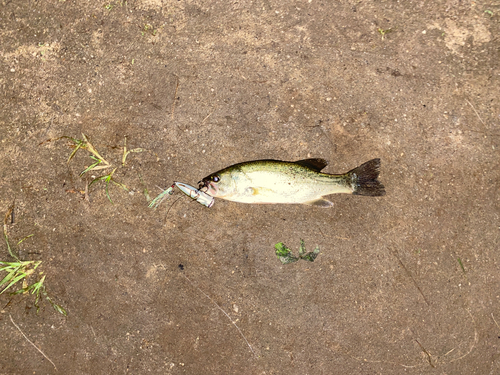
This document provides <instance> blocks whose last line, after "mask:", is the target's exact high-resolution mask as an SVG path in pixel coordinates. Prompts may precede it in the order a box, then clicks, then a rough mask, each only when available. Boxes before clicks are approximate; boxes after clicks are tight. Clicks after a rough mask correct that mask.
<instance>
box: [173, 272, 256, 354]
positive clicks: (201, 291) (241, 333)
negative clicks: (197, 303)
mask: <svg viewBox="0 0 500 375" xmlns="http://www.w3.org/2000/svg"><path fill="white" fill-rule="evenodd" d="M181 275H182V276H184V277H185V278H186V280H187V281H189V283H190V284H191V285H192V286H194V287H195V288H196V289H198V290H199V291H200V293H201V294H203V295H204V296H205V297H207V298H208V299H209V300H210V301H211V302H212V303H213V304H214V305H215V306H217V308H218V309H219V310H220V311H222V312H223V313H224V315H225V316H227V318H228V319H229V320H230V321H231V323H233V325H234V326H235V327H236V329H237V330H238V332H239V333H240V335H241V337H243V340H245V342H246V343H247V345H248V347H249V348H250V351H251V352H252V353H253V355H254V356H256V357H257V355H256V354H255V352H254V351H253V349H252V346H251V345H250V344H249V342H248V340H247V338H246V337H245V335H244V334H243V332H241V330H240V328H239V327H238V326H237V325H236V323H235V322H234V321H233V319H231V317H230V316H229V315H228V314H227V313H226V312H225V311H224V310H223V309H222V307H220V306H219V305H218V304H217V302H215V301H214V300H213V299H212V298H211V297H210V296H209V295H208V294H206V293H205V292H204V291H203V290H201V289H200V288H199V287H198V286H197V285H195V284H194V283H193V282H192V281H191V280H190V279H189V278H188V277H187V276H186V275H184V273H181Z"/></svg>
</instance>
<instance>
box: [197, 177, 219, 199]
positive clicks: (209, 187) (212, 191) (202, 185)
mask: <svg viewBox="0 0 500 375" xmlns="http://www.w3.org/2000/svg"><path fill="white" fill-rule="evenodd" d="M198 190H200V191H202V192H204V193H207V194H208V195H211V196H215V195H216V194H217V190H218V189H217V187H216V186H215V184H214V183H213V181H211V180H210V178H209V177H205V178H204V179H203V180H201V181H200V182H198Z"/></svg>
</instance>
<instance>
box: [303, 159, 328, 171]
mask: <svg viewBox="0 0 500 375" xmlns="http://www.w3.org/2000/svg"><path fill="white" fill-rule="evenodd" d="M295 164H299V165H302V166H303V167H307V168H311V169H313V170H315V171H316V172H321V170H322V169H323V168H325V167H326V166H327V165H328V162H327V161H326V160H325V159H304V160H298V161H296V162H295Z"/></svg>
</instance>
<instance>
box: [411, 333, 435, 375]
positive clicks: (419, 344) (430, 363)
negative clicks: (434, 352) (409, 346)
mask: <svg viewBox="0 0 500 375" xmlns="http://www.w3.org/2000/svg"><path fill="white" fill-rule="evenodd" d="M415 341H416V342H417V344H418V346H420V349H422V351H423V352H424V353H425V354H426V355H427V360H428V361H429V365H431V367H433V368H434V367H436V366H434V365H433V364H432V356H431V355H430V354H429V352H428V351H427V350H425V348H424V346H423V345H422V344H421V343H420V342H419V341H418V340H417V339H415Z"/></svg>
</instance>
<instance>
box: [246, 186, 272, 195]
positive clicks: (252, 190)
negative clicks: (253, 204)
mask: <svg viewBox="0 0 500 375" xmlns="http://www.w3.org/2000/svg"><path fill="white" fill-rule="evenodd" d="M267 192H273V191H272V190H271V189H268V188H264V187H247V188H246V189H245V195H247V196H250V195H264V194H266V193H267Z"/></svg>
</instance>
